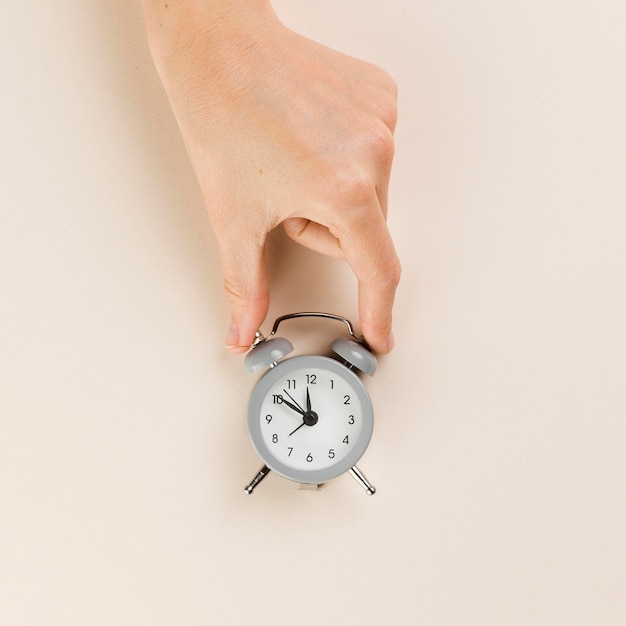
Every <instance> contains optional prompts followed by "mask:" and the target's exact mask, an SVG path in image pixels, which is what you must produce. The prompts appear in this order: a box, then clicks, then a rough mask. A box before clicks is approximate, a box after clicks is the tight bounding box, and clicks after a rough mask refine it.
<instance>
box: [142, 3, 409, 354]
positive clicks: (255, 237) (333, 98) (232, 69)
mask: <svg viewBox="0 0 626 626" xmlns="http://www.w3.org/2000/svg"><path fill="white" fill-rule="evenodd" d="M164 1H165V0H164ZM144 9H145V12H146V18H147V24H148V33H149V40H150V46H151V50H152V53H153V57H154V59H155V63H156V66H157V69H158V70H159V73H160V75H161V79H162V81H163V84H164V86H165V89H166V91H167V93H168V96H169V98H170V102H171V104H172V108H173V110H174V114H175V116H176V118H177V121H178V124H179V126H180V129H181V132H182V135H183V138H184V141H185V144H186V146H187V150H188V152H189V156H190V159H191V162H192V164H193V167H194V170H195V172H196V175H197V178H198V181H199V183H200V187H201V190H202V193H203V196H204V200H205V202H206V206H207V209H208V212H209V215H210V219H211V223H212V226H213V228H214V230H215V233H216V235H217V239H218V241H219V246H220V254H221V260H222V266H223V271H224V285H225V290H226V294H227V297H228V299H229V302H230V307H231V314H232V326H231V329H230V331H229V333H228V337H227V340H226V344H227V347H228V348H229V349H230V350H231V351H232V352H237V353H239V352H244V351H245V350H247V349H248V347H249V346H250V344H251V343H252V341H253V340H254V334H255V331H256V330H257V329H258V328H259V326H260V325H261V323H262V322H263V320H264V319H265V316H266V314H267V311H268V307H269V285H268V279H267V274H266V269H265V264H264V247H265V241H266V237H267V234H268V233H269V231H271V230H272V229H274V228H275V227H276V226H278V225H281V224H282V227H283V228H284V230H285V232H286V233H287V235H289V236H290V237H291V238H292V239H294V240H295V241H297V242H299V243H301V244H302V245H304V246H307V247H308V248H311V249H313V250H316V251H318V252H321V253H322V254H326V255H330V256H333V257H337V258H340V259H344V260H345V261H347V262H348V263H349V265H350V267H351V268H352V270H353V272H354V274H355V275H356V278H357V280H358V285H359V320H360V326H361V330H362V332H363V334H364V336H365V339H366V340H367V341H368V343H369V344H370V346H371V347H372V348H373V349H374V350H375V351H377V352H380V353H386V352H388V351H389V350H391V348H392V347H393V338H392V337H393V336H392V333H391V317H392V315H391V313H392V306H393V301H394V295H395V291H396V287H397V285H398V281H399V278H400V263H399V260H398V257H397V255H396V252H395V250H394V246H393V243H392V240H391V236H390V234H389V231H388V229H387V225H386V215H387V189H388V184H389V176H390V171H391V163H392V159H393V150H394V144H393V131H394V128H395V123H396V87H395V84H394V82H393V80H392V79H391V78H390V77H389V76H388V75H387V74H386V73H385V72H384V71H383V70H381V69H379V68H378V67H375V66H373V65H371V64H369V63H365V62H363V61H359V60H357V59H354V58H351V57H348V56H346V55H343V54H341V53H339V52H336V51H334V50H331V49H329V48H326V47H324V46H322V45H320V44H318V43H316V42H314V41H311V40H309V39H306V38H305V37H302V36H301V35H298V34H296V33H294V32H292V31H290V30H288V29H287V28H286V27H285V26H283V25H282V24H281V23H280V22H279V21H278V19H277V18H276V16H275V15H274V13H273V11H272V9H271V7H270V5H269V3H267V2H266V1H265V0H247V1H243V0H235V1H233V0H221V1H215V2H209V3H207V2H199V1H198V0H179V1H178V2H176V0H170V1H169V5H168V4H163V2H158V3H157V2H154V1H153V0H144Z"/></svg>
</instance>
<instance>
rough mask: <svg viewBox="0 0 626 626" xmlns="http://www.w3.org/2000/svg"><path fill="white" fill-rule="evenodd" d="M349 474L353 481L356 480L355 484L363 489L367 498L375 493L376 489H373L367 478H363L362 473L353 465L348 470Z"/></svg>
mask: <svg viewBox="0 0 626 626" xmlns="http://www.w3.org/2000/svg"><path fill="white" fill-rule="evenodd" d="M350 474H352V478H354V480H356V482H357V483H359V485H361V487H363V489H365V492H366V493H367V495H368V496H373V495H374V494H375V493H376V487H374V485H372V484H371V483H370V482H369V481H368V480H367V478H365V476H364V475H363V472H361V470H360V469H359V468H358V467H357V466H356V465H353V466H352V467H351V468H350Z"/></svg>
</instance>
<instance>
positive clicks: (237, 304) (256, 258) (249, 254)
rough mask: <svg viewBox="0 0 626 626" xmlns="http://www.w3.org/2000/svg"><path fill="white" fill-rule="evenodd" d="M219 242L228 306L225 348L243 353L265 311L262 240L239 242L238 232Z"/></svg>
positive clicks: (266, 291)
mask: <svg viewBox="0 0 626 626" xmlns="http://www.w3.org/2000/svg"><path fill="white" fill-rule="evenodd" d="M234 235H235V236H234V237H233V238H232V239H231V238H230V237H226V238H224V239H223V240H222V243H221V247H220V253H221V257H222V268H223V272H224V290H225V291H226V297H227V299H228V302H229V303H230V311H231V326H230V329H229V331H228V335H227V337H226V348H227V349H228V350H230V352H232V353H233V354H242V353H243V352H246V351H247V350H248V348H249V347H250V345H251V344H252V342H253V341H254V336H255V333H256V331H257V330H258V329H259V327H260V326H261V324H262V323H263V320H264V319H265V316H266V315H267V310H268V308H269V300H270V297H269V284H268V280H267V271H266V268H265V261H264V248H265V237H263V238H262V239H258V238H257V240H254V239H252V238H249V239H248V241H241V233H235V234H234Z"/></svg>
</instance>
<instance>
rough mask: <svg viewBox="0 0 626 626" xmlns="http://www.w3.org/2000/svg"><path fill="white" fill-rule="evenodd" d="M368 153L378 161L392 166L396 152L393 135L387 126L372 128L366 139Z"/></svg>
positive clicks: (381, 125)
mask: <svg viewBox="0 0 626 626" xmlns="http://www.w3.org/2000/svg"><path fill="white" fill-rule="evenodd" d="M365 143H366V145H367V148H368V151H369V152H370V153H371V154H372V155H373V156H374V158H375V159H376V161H378V162H382V163H385V164H390V163H391V161H392V160H393V156H394V152H395V144H394V140H393V134H392V132H391V130H389V127H388V126H386V125H385V124H379V125H377V126H374V127H372V128H371V129H370V130H369V133H368V135H367V137H366V139H365Z"/></svg>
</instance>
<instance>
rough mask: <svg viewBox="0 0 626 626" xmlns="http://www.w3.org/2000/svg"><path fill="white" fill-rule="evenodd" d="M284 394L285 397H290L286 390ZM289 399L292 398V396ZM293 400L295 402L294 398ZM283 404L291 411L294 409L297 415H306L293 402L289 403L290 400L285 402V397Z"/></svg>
mask: <svg viewBox="0 0 626 626" xmlns="http://www.w3.org/2000/svg"><path fill="white" fill-rule="evenodd" d="M283 392H284V393H285V395H288V396H289V393H288V392H287V391H286V390H285V389H283ZM289 397H290V398H291V396H289ZM291 399H292V400H293V398H291ZM283 404H286V405H287V406H288V407H289V408H290V409H293V410H294V411H295V412H296V413H300V415H304V411H303V410H302V409H301V408H300V407H299V406H296V405H295V404H293V403H292V402H289V400H285V396H283Z"/></svg>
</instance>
